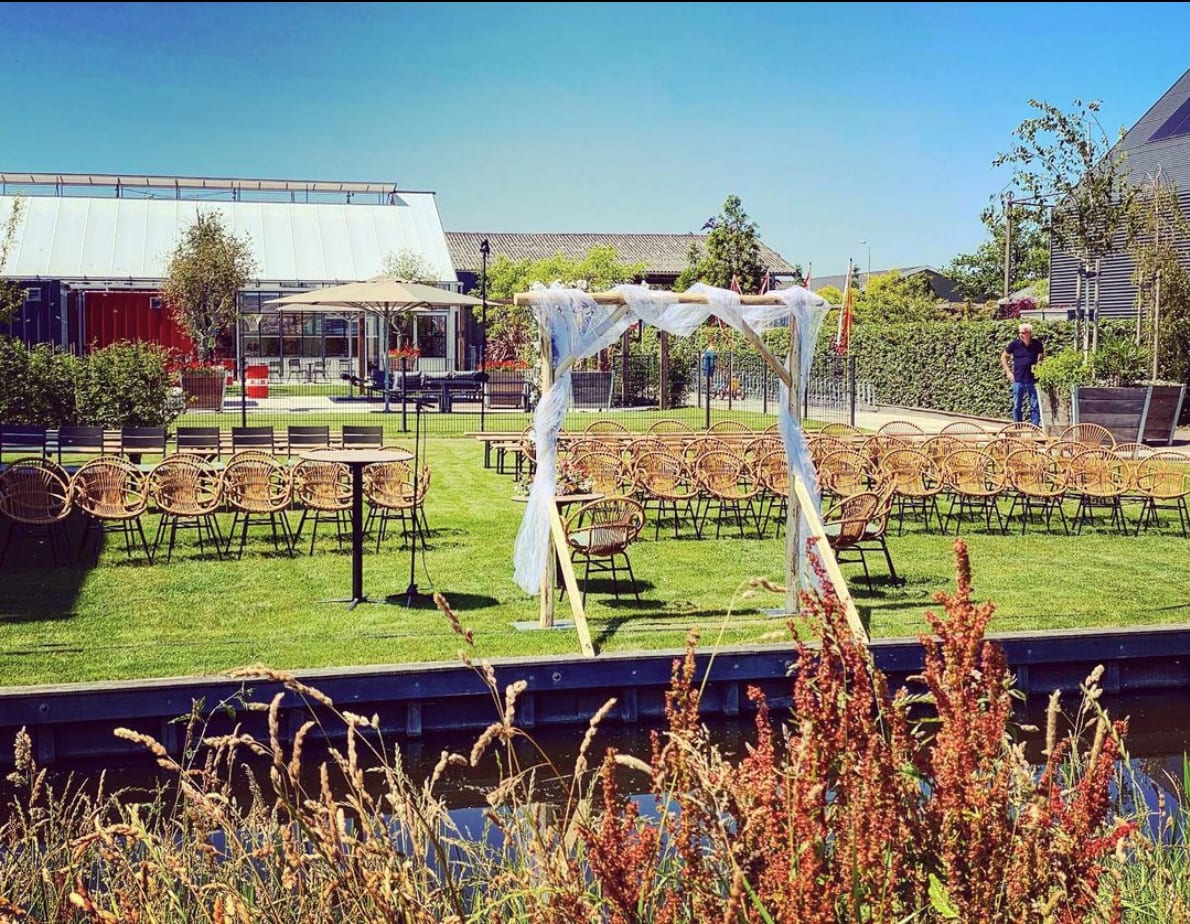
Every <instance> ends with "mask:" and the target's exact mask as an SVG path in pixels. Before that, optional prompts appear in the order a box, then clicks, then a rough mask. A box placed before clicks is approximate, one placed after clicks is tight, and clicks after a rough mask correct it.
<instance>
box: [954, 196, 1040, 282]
mask: <svg viewBox="0 0 1190 924" xmlns="http://www.w3.org/2000/svg"><path fill="white" fill-rule="evenodd" d="M980 218H981V220H982V221H983V224H984V227H985V228H986V229H987V233H988V239H987V240H985V241H983V243H981V244H980V245H979V246H978V247H976V249H975V252H974V253H960V254H957V255H956V256H955V257H954V259H953V260H951V261H950V263H948V264H947V265H946V266H944V267H943V268H942V272H943V273H945V274H946V275H947V276H949V277H950V278H951V279H953V280H954V281H955V282H956V283H957V288H958V290H959V292H960V293H961V294H962V296H963V298H966V299H970V300H971V301H975V302H982V301H986V300H987V299H989V298H994V297H995V294H996V293H998V292H1000V290H1001V289H1002V288H1003V286H1004V244H1005V235H1006V231H1007V228H1008V223H1007V222H1006V221H1005V219H1004V211H1003V210H1002V209H994V208H989V209H988V210H986V211H985V212H984V213H983V215H982V216H980ZM1049 260H1050V255H1049V246H1048V244H1047V241H1046V236H1045V230H1044V229H1043V228H1042V226H1041V221H1040V215H1039V214H1038V211H1037V209H1034V208H1027V207H1024V206H1016V207H1015V208H1014V209H1013V212H1012V254H1011V271H1012V273H1011V278H1010V279H1009V292H1014V291H1016V290H1017V289H1022V288H1024V287H1025V286H1027V285H1031V284H1032V283H1035V282H1037V281H1038V280H1040V279H1045V278H1046V277H1048V276H1049Z"/></svg>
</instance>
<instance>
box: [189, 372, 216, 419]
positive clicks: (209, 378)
mask: <svg viewBox="0 0 1190 924" xmlns="http://www.w3.org/2000/svg"><path fill="white" fill-rule="evenodd" d="M226 388H227V374H226V372H225V371H224V370H223V369H218V370H216V371H215V372H214V373H209V372H183V373H182V393H183V394H184V395H185V396H186V409H187V410H190V411H222V410H223V393H224V390H225V389H226Z"/></svg>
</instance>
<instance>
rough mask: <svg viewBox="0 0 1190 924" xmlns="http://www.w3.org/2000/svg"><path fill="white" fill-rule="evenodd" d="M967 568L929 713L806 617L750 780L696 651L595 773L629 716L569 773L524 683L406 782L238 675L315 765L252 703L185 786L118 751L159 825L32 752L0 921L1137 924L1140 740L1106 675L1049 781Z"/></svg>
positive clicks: (759, 738) (933, 658)
mask: <svg viewBox="0 0 1190 924" xmlns="http://www.w3.org/2000/svg"><path fill="white" fill-rule="evenodd" d="M956 560H957V567H956V570H957V581H956V589H955V591H954V593H951V594H944V593H941V594H939V595H937V599H938V601H939V603H940V604H941V606H942V609H943V614H942V615H934V614H931V615H930V616H929V619H930V625H931V628H932V630H933V634H932V635H931V636H929V637H927V638H923V640H922V641H923V645H924V646H925V651H926V661H925V668H924V670H923V672H922V675H921V677H920V678H918V681H919V689H918V690H917V691H916V692H909V691H907V690H896V691H893V690H890V689H889V686H888V683H887V680H886V679H885V677H884V676H883V675H882V674H881V673H880V672H879V671H878V670H876V669H875V668H874V666H873V664H872V662H871V660H870V658H869V657H868V654H867V652H866V651H865V650H864V649H863V648H862V647H861V646H860V645H859V644H857V642H856V641H855V639H854V638H853V637H852V635H851V633H850V631H849V629H848V628H847V625H846V622H845V618H844V616H843V613H842V610H841V608H840V607H839V605H838V601H837V599H836V598H835V597H834V595H833V593H832V592H831V591H830V589H829V584H825V586H826V587H827V588H828V589H827V591H826V593H825V594H824V595H823V596H822V597H820V598H809V597H808V598H806V599H805V601H804V604H805V614H806V615H807V617H808V619H809V621H810V623H812V624H813V625H814V627H815V633H814V635H815V637H816V639H817V643H816V644H810V643H809V642H808V641H804V640H797V641H795V647H796V651H797V656H798V670H797V675H796V677H795V679H794V680H793V681H791V683H792V690H793V702H794V707H793V710H792V714H791V715H790V716H789V717H788V718H787V719H786V720H785V721H784V722H777V721H775V719H774V717H773V716H772V715H771V713H770V709H769V707H768V704H767V703H766V702H765V700H764V697H763V696H762V695H761V694H760V693H759V692H758V691H755V690H753V691H750V694H749V695H750V697H751V699H752V700H753V702H754V703H755V706H756V737H755V741H754V743H753V744H752V745H751V747H750V748H749V749H748V751H747V753H746V754H745V755H744V756H743V757H742V758H740V759H737V760H731V759H728V758H727V757H725V756H724V755H723V754H722V753H720V751H719V750H718V749H717V748H716V746H715V743H714V741H713V740H711V737H710V735H709V733H708V732H707V730H706V729H705V727H704V726H703V724H702V722H701V719H700V712H699V709H700V699H701V691H700V687H699V683H698V681H699V678H698V677H697V676H696V672H695V659H694V642H693V640H692V641H691V644H690V645H689V647H688V651H687V655H686V657H685V658H684V659H680V660H678V661H676V662H675V665H674V671H673V678H672V684H671V689H670V691H669V693H668V696H667V723H666V728H665V729H664V731H660V732H656V733H654V735H653V744H652V748H651V753H649V754H648V755H643V756H640V755H628V754H621V753H617V752H616V751H615V750H614V749H603V753H602V754H601V755H600V754H599V752H598V750H597V742H598V733H599V727H600V725H601V723H602V722H603V721H604V720H605V719H606V718H607V715H608V713H609V712H610V710H611V709H612V707H613V705H614V700H608V701H607V703H605V705H604V706H603V707H602V708H601V709H599V710H598V711H597V712H596V714H595V715H593V716H592V717H591V720H590V724H589V727H588V729H587V731H586V733H585V735H584V737H583V739H582V742H581V744H580V747H579V751H578V756H577V759H576V761H575V764H574V765H573V766H569V767H565V768H561V767H558V766H556V765H555V764H554V763H553V762H552V761H551V760H550V758H549V757H548V756H547V755H546V754H545V753H544V752H542V751H541V750H540V749H538V748H537V747H536V744H535V743H534V742H533V740H532V738H531V737H530V736H528V735H527V734H526V733H525V732H524V731H523V730H522V729H520V728H518V727H517V724H516V713H517V700H518V697H519V696H520V694H521V693H522V692H523V691H524V689H525V685H524V683H523V682H517V683H513V684H511V685H509V686H507V687H506V688H505V689H503V690H501V689H500V688H499V686H498V684H497V681H496V677H495V674H494V672H493V671H492V669H491V668H490V667H489V666H487V665H485V664H479V665H476V666H475V669H476V670H477V671H478V672H479V674H480V676H482V677H483V678H484V679H485V682H486V684H487V686H488V689H489V690H490V692H491V696H492V702H493V710H494V711H493V715H494V716H495V719H494V721H493V722H492V723H491V725H489V726H488V728H487V729H486V730H485V731H484V732H483V733H482V734H481V735H480V736H479V737H478V738H477V740H476V741H475V743H474V746H473V747H472V749H471V751H470V753H468V754H461V753H452V752H448V751H444V752H442V754H441V757H440V759H439V760H438V763H437V766H436V767H435V768H434V770H433V772H432V773H431V774H430V776H429V777H428V778H427V779H424V780H414V779H410V778H409V776H408V775H407V774H406V773H405V772H404V770H403V768H402V764H401V758H400V753H401V752H400V748H399V747H397V746H396V745H394V744H392V743H390V742H386V741H385V740H384V737H383V735H382V734H381V733H380V730H379V728H378V727H377V725H378V723H377V722H376V720H375V718H374V717H365V716H359V715H354V714H352V713H351V712H349V711H347V710H344V709H341V708H339V707H337V706H336V705H335V704H334V703H333V702H332V701H330V700H329V699H328V698H327V697H326V696H325V695H324V694H323V693H321V692H320V691H318V690H316V689H313V688H311V687H309V686H307V685H305V684H303V683H302V682H301V681H299V680H298V679H297V678H295V677H292V676H289V675H287V674H283V673H279V672H275V671H270V670H268V669H263V668H255V669H250V670H247V671H245V672H243V675H244V676H245V677H249V676H250V677H265V678H267V679H270V680H274V681H278V682H280V683H281V684H282V685H283V687H284V689H285V691H287V692H288V693H290V694H296V695H298V696H301V697H304V698H305V699H306V700H307V701H308V702H309V703H310V705H311V712H310V718H309V719H308V720H307V721H305V722H304V723H303V724H302V725H301V726H300V728H299V730H298V731H297V733H296V734H295V735H293V737H292V740H289V739H288V736H286V735H284V734H283V733H282V724H283V713H282V710H281V705H282V699H283V697H284V695H285V694H278V695H277V696H275V697H273V698H272V699H271V700H270V701H268V702H261V703H255V704H252V705H251V708H253V709H259V710H261V711H262V712H264V713H265V714H266V718H267V723H266V724H267V733H265V734H261V735H257V736H254V735H252V734H249V733H247V732H246V731H245V730H244V729H243V728H242V727H237V728H236V729H233V730H232V731H231V732H230V733H228V734H221V735H213V734H210V733H209V732H208V726H207V725H206V724H205V720H204V717H203V715H202V714H201V711H200V710H198V709H196V710H195V711H194V713H193V714H192V715H191V716H190V717H189V718H188V721H187V723H186V728H187V734H186V742H187V743H186V748H185V752H186V753H189V754H193V755H194V756H193V757H192V758H190V759H188V760H186V761H179V760H178V759H177V758H175V757H174V756H173V755H171V754H170V753H168V752H167V751H166V749H165V748H164V747H162V746H161V744H160V743H158V742H157V741H156V740H154V739H152V738H150V737H148V736H144V735H139V734H136V733H133V732H130V731H125V732H122V734H123V735H124V736H125V737H127V738H129V739H130V740H133V741H136V742H139V743H140V744H142V745H143V746H144V747H145V748H146V749H147V750H148V751H149V752H150V753H151V754H152V755H153V756H154V757H155V759H156V760H157V762H158V764H159V765H160V766H161V768H162V769H163V770H164V771H166V772H167V773H168V774H169V775H170V776H171V777H172V779H173V780H174V782H175V785H174V786H173V787H172V788H171V789H170V790H168V791H166V790H163V791H162V793H161V794H160V795H159V796H158V798H157V799H156V800H155V801H151V802H144V801H140V802H133V801H129V800H128V799H127V798H120V797H119V795H118V794H115V795H113V794H108V793H105V792H104V791H103V788H102V787H101V788H100V792H98V793H97V794H88V793H85V792H83V791H82V790H81V789H79V788H77V787H74V786H72V785H70V784H65V785H63V784H52V783H51V778H50V777H48V776H47V774H46V773H45V771H43V770H41V769H39V768H38V767H37V766H36V764H35V762H34V760H33V757H32V754H31V748H30V746H29V739H28V736H24V735H22V737H21V738H20V739H19V740H18V745H17V769H16V771H15V773H14V775H13V780H14V784H15V785H16V786H17V793H18V794H17V797H16V798H15V799H14V800H13V802H12V805H11V806H10V812H9V815H8V818H7V820H6V821H5V822H4V824H3V826H0V844H2V849H0V920H2V921H16V920H23V921H33V920H36V921H44V922H66V921H97V922H98V921H103V922H116V921H138V922H144V921H186V922H206V921H209V922H257V921H267V922H273V921H275V922H299V921H300V922H311V921H345V922H347V921H351V922H357V921H401V922H445V921H453V922H464V921H467V922H470V921H477V922H478V921H483V922H512V921H531V922H558V924H563V922H565V924H577V922H582V921H607V922H613V924H621V922H624V924H627V922H703V921H750V922H798V924H813V922H836V921H854V922H873V924H874V922H911V921H912V922H926V921H964V922H1001V921H1002V922H1014V924H1015V922H1025V921H1038V922H1050V921H1052V922H1056V924H1059V922H1083V921H1102V920H1114V919H1118V917H1119V915H1120V913H1121V910H1122V909H1123V907H1124V906H1125V904H1126V902H1127V898H1126V896H1127V895H1129V894H1131V893H1128V892H1127V889H1128V887H1129V879H1128V873H1127V870H1128V864H1129V863H1130V862H1143V861H1144V858H1145V854H1144V850H1143V847H1142V844H1141V837H1142V835H1141V832H1140V831H1139V830H1138V828H1137V826H1136V825H1135V824H1133V823H1130V822H1121V821H1118V820H1117V819H1115V818H1114V817H1113V816H1112V810H1111V790H1110V783H1111V781H1112V775H1113V768H1114V766H1115V763H1116V759H1117V757H1118V756H1119V754H1120V753H1121V750H1120V749H1121V743H1120V742H1121V736H1122V734H1123V728H1122V726H1121V725H1120V724H1119V723H1113V722H1111V721H1110V720H1109V718H1108V716H1107V715H1106V713H1105V712H1103V710H1102V709H1101V708H1100V706H1099V704H1098V702H1097V698H1098V695H1099V693H1098V690H1099V687H1098V683H1097V682H1098V678H1097V677H1096V676H1092V677H1091V678H1088V682H1087V684H1086V686H1085V688H1084V705H1083V706H1082V707H1080V709H1079V712H1078V713H1077V715H1076V719H1077V720H1076V721H1075V722H1074V724H1073V726H1072V728H1071V729H1070V730H1069V731H1068V732H1067V733H1065V734H1059V733H1058V726H1059V723H1058V721H1057V718H1058V713H1059V710H1060V704H1059V702H1058V701H1057V700H1056V699H1055V700H1054V701H1053V702H1052V703H1051V720H1050V722H1049V727H1048V729H1047V731H1048V741H1047V748H1046V763H1045V766H1044V767H1043V768H1042V770H1041V772H1040V773H1038V772H1035V771H1034V769H1033V768H1032V767H1031V766H1030V764H1029V762H1028V761H1027V760H1026V758H1025V755H1024V750H1023V745H1022V744H1021V743H1020V742H1019V740H1018V735H1017V730H1016V729H1014V727H1013V725H1012V721H1013V718H1012V715H1013V711H1012V699H1013V696H1014V692H1013V688H1012V678H1011V677H1010V675H1009V672H1008V669H1007V665H1006V663H1005V661H1004V657H1003V653H1002V652H1001V651H1000V650H999V649H998V648H997V647H996V646H994V645H992V644H990V643H988V642H986V641H985V639H984V633H985V631H986V628H987V624H988V619H989V618H990V616H991V613H992V606H991V605H988V604H978V603H976V602H975V601H974V600H973V598H972V591H971V580H970V568H969V563H968V560H967V553H966V547H965V545H964V544H963V543H962V542H959V543H957V544H956ZM439 605H440V608H441V609H442V611H443V613H444V614H445V616H446V618H447V619H448V620H449V621H450V622H451V625H452V626H453V627H454V628H455V631H456V632H458V634H459V635H460V637H461V638H462V639H463V640H464V642H465V643H466V644H468V645H469V644H470V643H471V637H470V635H469V631H468V630H467V629H465V628H464V627H463V625H462V623H461V621H460V620H459V618H458V616H457V615H456V614H455V613H454V612H453V611H451V609H450V608H449V606H448V605H447V604H446V602H445V601H441V600H440V602H439ZM791 630H792V626H791ZM463 658H464V659H465V660H467V659H468V656H467V655H466V653H463ZM468 663H470V662H468ZM327 716H329V717H330V719H329V720H328V719H327V718H325V717H327ZM330 723H333V726H334V727H332V726H331V724H330ZM315 741H318V742H319V754H318V756H314V755H315V751H314V742H315ZM485 761H486V762H492V761H495V762H496V763H497V764H498V766H499V768H500V776H499V782H498V783H497V784H496V785H494V786H492V787H490V788H489V789H488V791H487V792H486V794H485V796H486V802H487V810H486V815H485V818H486V824H487V828H486V831H485V832H484V833H483V835H482V836H480V837H475V836H474V835H473V833H472V832H465V831H462V830H460V829H459V828H458V826H457V825H456V823H455V821H454V820H453V818H452V816H451V813H450V812H449V811H448V810H447V806H446V802H445V800H444V798H443V796H442V793H441V788H442V783H443V781H444V779H445V778H446V777H447V775H454V774H463V775H465V774H466V773H468V770H469V768H472V767H476V766H478V765H480V764H481V763H483V762H485ZM311 770H314V771H315V772H313V773H311ZM167 792H168V794H167ZM241 792H247V796H242V795H237V793H241ZM630 794H635V795H630ZM1182 881H1183V882H1184V881H1185V879H1184V878H1183V880H1182ZM1156 901H1157V899H1154V907H1155V906H1156V904H1155V903H1156Z"/></svg>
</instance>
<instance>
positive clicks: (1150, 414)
mask: <svg viewBox="0 0 1190 924" xmlns="http://www.w3.org/2000/svg"><path fill="white" fill-rule="evenodd" d="M1185 394H1186V387H1185V386H1184V385H1136V386H1131V387H1121V388H1090V387H1084V388H1076V389H1075V390H1074V406H1073V414H1074V423H1095V424H1099V425H1100V426H1101V427H1106V428H1107V429H1108V430H1109V431H1110V432H1111V435H1112V436H1114V437H1115V438H1116V442H1117V443H1140V442H1148V443H1165V444H1168V443H1172V442H1173V436H1174V429H1175V428H1176V426H1177V422H1178V415H1179V413H1180V412H1181V409H1182V401H1183V400H1184V399H1185Z"/></svg>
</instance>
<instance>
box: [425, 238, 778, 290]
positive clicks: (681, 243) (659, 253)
mask: <svg viewBox="0 0 1190 924" xmlns="http://www.w3.org/2000/svg"><path fill="white" fill-rule="evenodd" d="M484 240H486V241H487V242H488V246H489V248H490V251H491V252H490V253H489V255H488V266H491V265H492V261H493V260H495V259H496V258H497V257H508V259H510V260H545V259H548V258H549V257H552V256H554V255H555V254H561V255H562V256H564V257H566V258H567V259H569V260H582V259H583V258H584V257H585V256H586V255H587V253H588V252H589V251H590V250H591V248H592V247H596V246H600V245H610V246H612V247H614V248H615V249H616V255H617V257H618V258H619V260H620V262H621V263H643V264H644V265H645V274H644V279H643V281H644V282H647V283H648V284H649V285H650V286H653V287H655V288H661V289H668V288H671V287H672V286H673V284H674V282H675V281H676V280H677V278H678V276H679V275H681V273H682V271H683V270H685V269H686V267H687V266H689V264H690V258H689V254H690V246H691V245H692V244H697V245H698V247H699V249H700V250H701V249H705V246H706V240H707V239H706V235H705V234H503V233H500V232H491V233H480V232H477V231H447V232H446V246H447V248H449V250H450V259H451V262H453V263H454V269H455V274H456V275H457V276H458V278H459V282H460V283H461V284H462V286H463V291H464V292H469V291H471V290H473V289H477V288H478V287H479V277H480V273H481V270H482V266H483V261H482V258H481V256H480V252H479V245H480V243H481V242H482V241H484ZM760 259H761V262H763V263H764V265H765V268H766V269H767V270H768V271H769V273H770V275H771V276H772V279H773V282H774V287H776V285H777V284H779V283H780V282H781V281H782V280H786V281H787V280H792V279H793V277H794V272H795V270H794V267H793V266H791V265H790V264H789V263H788V262H787V261H786V260H785V258H784V257H782V256H781V255H780V254H779V253H777V252H776V251H775V250H773V249H772V248H770V247H768V246H766V245H765V244H763V243H762V244H761V245H760ZM547 281H548V280H547Z"/></svg>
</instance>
